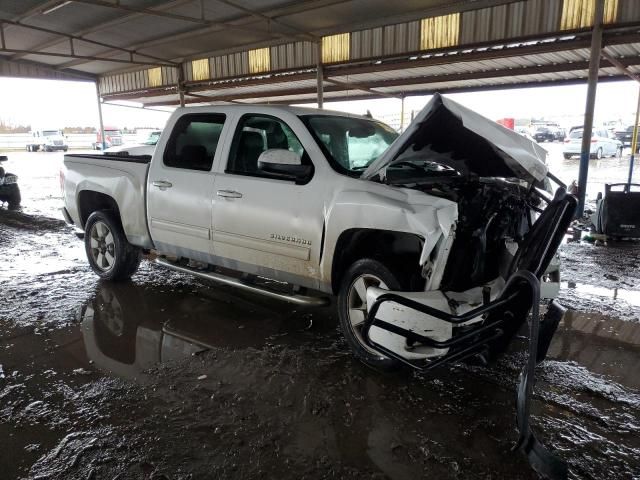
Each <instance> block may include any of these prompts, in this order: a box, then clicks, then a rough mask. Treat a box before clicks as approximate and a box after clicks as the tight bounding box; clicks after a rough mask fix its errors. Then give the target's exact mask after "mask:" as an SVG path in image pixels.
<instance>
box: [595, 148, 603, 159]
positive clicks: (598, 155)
mask: <svg viewBox="0 0 640 480" xmlns="http://www.w3.org/2000/svg"><path fill="white" fill-rule="evenodd" d="M596 159H597V160H602V147H600V148H598V150H596Z"/></svg>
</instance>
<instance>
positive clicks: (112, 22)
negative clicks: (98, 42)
mask: <svg viewBox="0 0 640 480" xmlns="http://www.w3.org/2000/svg"><path fill="white" fill-rule="evenodd" d="M57 1H59V0H56V2H52V3H54V4H55V3H57ZM191 1H192V0H173V1H169V2H166V3H163V4H161V5H157V6H153V7H150V8H151V9H154V10H165V9H167V8H173V7H178V6H180V5H184V4H185V3H190V2H191ZM40 10H42V8H41V9H40ZM142 15H143V14H142V13H131V14H128V15H123V16H122V17H119V18H116V19H114V20H109V21H106V22H102V23H98V24H95V25H92V26H90V27H88V28H85V29H83V30H81V31H79V32H75V34H74V35H75V36H76V37H78V38H79V39H82V40H84V38H83V36H84V35H88V34H90V33H95V32H98V31H100V30H103V29H105V28H110V27H115V26H117V25H120V24H121V23H123V22H126V21H129V20H133V19H134V18H138V17H141V16H142ZM14 21H17V20H15V19H14ZM63 41H64V40H62V39H60V38H54V39H53V40H49V41H46V42H43V43H40V44H38V45H35V46H33V47H31V50H44V49H46V48H51V47H54V46H56V45H59V44H60V43H62V42H63ZM25 55H27V54H25V53H19V54H16V55H12V56H11V60H18V59H20V58H22V57H24V56H25Z"/></svg>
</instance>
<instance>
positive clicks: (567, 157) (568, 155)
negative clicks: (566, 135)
mask: <svg viewBox="0 0 640 480" xmlns="http://www.w3.org/2000/svg"><path fill="white" fill-rule="evenodd" d="M571 157H572V155H571V154H570V153H565V154H564V159H565V160H569V159H570V158H571Z"/></svg>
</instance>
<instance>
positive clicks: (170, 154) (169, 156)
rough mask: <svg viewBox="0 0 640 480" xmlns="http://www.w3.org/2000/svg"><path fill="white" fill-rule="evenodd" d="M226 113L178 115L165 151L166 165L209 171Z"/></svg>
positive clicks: (164, 159)
mask: <svg viewBox="0 0 640 480" xmlns="http://www.w3.org/2000/svg"><path fill="white" fill-rule="evenodd" d="M224 120H225V116H224V115H223V114H218V113H213V114H212V113H192V114H187V115H184V116H182V117H180V118H179V119H178V121H177V122H176V125H175V127H174V129H173V132H172V133H171V137H170V138H169V142H168V143H167V147H166V149H165V151H164V157H163V162H164V164H165V165H166V166H167V167H174V168H185V169H188V170H200V171H203V172H208V171H209V170H211V166H212V165H213V157H214V156H215V154H216V148H217V147H218V141H219V140H220V133H222V127H223V125H224Z"/></svg>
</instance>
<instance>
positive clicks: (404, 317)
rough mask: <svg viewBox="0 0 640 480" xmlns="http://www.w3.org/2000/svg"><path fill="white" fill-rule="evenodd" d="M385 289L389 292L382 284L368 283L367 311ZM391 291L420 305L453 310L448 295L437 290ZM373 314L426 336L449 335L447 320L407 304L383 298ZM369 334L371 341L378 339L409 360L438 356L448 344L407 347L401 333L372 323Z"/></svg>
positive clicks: (450, 331)
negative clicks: (377, 285) (379, 285)
mask: <svg viewBox="0 0 640 480" xmlns="http://www.w3.org/2000/svg"><path fill="white" fill-rule="evenodd" d="M385 293H389V291H388V290H383V289H381V288H376V287H369V288H368V289H367V311H369V309H370V308H371V306H372V305H373V303H374V302H375V301H376V299H377V298H378V297H379V296H380V295H383V294H385ZM392 293H398V294H401V295H402V296H403V297H405V298H408V299H410V300H414V301H416V302H418V303H421V304H423V305H429V306H430V307H433V308H436V309H438V310H441V311H443V312H446V313H449V314H451V313H453V312H452V311H451V308H450V307H449V303H448V300H447V298H446V297H445V296H444V294H443V293H442V292H440V291H431V292H392ZM376 317H377V318H378V319H380V320H384V321H386V322H389V323H392V324H394V325H397V326H399V327H402V328H404V329H406V330H410V331H413V332H415V333H417V334H418V335H423V336H427V337H430V338H432V339H434V340H437V341H440V342H442V341H446V340H449V339H450V338H451V336H452V327H451V324H450V323H447V322H444V321H442V320H440V319H438V318H435V317H432V316H431V315H426V314H424V313H421V312H418V311H417V310H413V309H411V308H407V307H405V306H403V305H400V304H399V303H396V302H385V303H383V304H382V305H380V309H379V310H378V313H377V315H376ZM370 336H371V339H372V340H373V341H374V342H376V343H379V344H380V345H382V346H384V347H386V348H388V349H389V350H391V351H392V352H395V353H397V354H399V355H401V356H402V357H404V358H406V359H408V360H415V359H420V358H432V357H439V356H442V355H445V354H446V353H447V352H448V351H449V349H448V348H444V349H443V348H431V347H425V346H420V347H415V348H408V347H407V342H406V339H405V338H404V337H401V336H400V335H396V334H395V333H391V332H389V331H387V330H383V329H381V328H378V327H375V326H374V327H372V328H371V333H370Z"/></svg>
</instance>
